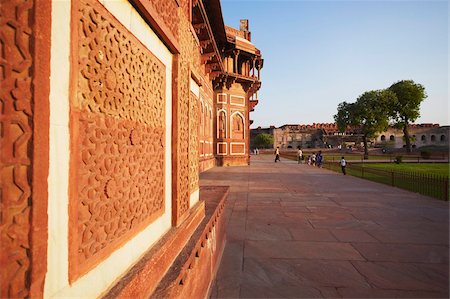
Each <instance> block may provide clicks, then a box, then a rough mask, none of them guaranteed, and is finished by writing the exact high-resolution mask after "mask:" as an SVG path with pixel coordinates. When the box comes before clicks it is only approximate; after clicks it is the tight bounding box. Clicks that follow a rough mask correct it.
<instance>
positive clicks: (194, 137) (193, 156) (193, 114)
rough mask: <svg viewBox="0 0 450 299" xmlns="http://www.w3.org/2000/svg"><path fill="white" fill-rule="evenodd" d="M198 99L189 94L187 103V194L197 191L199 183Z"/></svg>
mask: <svg viewBox="0 0 450 299" xmlns="http://www.w3.org/2000/svg"><path fill="white" fill-rule="evenodd" d="M198 114H199V113H198V99H197V97H196V96H195V95H194V94H192V93H191V94H190V103H189V192H190V193H192V192H194V191H196V190H197V189H198V182H199V168H198V163H199V152H198V145H199V143H198V126H199V115H198Z"/></svg>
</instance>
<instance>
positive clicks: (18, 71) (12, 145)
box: [0, 1, 35, 298]
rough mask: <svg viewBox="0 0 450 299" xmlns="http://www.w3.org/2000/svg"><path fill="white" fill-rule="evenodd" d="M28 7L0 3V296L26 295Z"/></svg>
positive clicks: (29, 92)
mask: <svg viewBox="0 0 450 299" xmlns="http://www.w3.org/2000/svg"><path fill="white" fill-rule="evenodd" d="M34 5H35V4H34V1H6V2H5V1H2V3H1V4H0V55H1V56H0V86H1V88H0V151H1V152H0V205H1V206H0V246H1V247H0V265H1V266H0V268H1V269H0V297H1V298H6V297H14V298H16V297H28V296H29V287H30V272H31V263H30V259H31V250H30V236H29V234H30V227H31V224H30V221H31V219H30V216H31V202H32V198H31V195H32V194H31V191H32V190H31V171H32V165H31V158H32V157H31V155H32V150H31V149H32V147H33V138H32V137H33V135H32V131H33V110H32V106H33V99H32V73H33V72H32V66H33V57H32V53H31V50H32V44H33V39H34V36H33V35H32V32H33V30H32V27H33V15H34V9H35V8H34Z"/></svg>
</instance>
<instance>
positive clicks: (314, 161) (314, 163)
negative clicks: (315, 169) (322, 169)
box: [311, 153, 316, 166]
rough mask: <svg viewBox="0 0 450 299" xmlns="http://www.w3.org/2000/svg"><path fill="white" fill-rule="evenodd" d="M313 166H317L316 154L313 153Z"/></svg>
mask: <svg viewBox="0 0 450 299" xmlns="http://www.w3.org/2000/svg"><path fill="white" fill-rule="evenodd" d="M311 165H312V166H316V153H312V155H311Z"/></svg>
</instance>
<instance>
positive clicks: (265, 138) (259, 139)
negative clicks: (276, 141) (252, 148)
mask: <svg viewBox="0 0 450 299" xmlns="http://www.w3.org/2000/svg"><path fill="white" fill-rule="evenodd" d="M255 145H256V146H257V147H260V148H270V147H273V136H272V135H270V134H264V133H262V134H259V135H258V136H256V137H255Z"/></svg>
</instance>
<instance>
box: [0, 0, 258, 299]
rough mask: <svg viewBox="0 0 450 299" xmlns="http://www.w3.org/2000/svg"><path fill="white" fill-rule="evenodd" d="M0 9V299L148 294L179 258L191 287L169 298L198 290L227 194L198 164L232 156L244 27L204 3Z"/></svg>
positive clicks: (248, 53) (207, 276)
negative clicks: (207, 183)
mask: <svg viewBox="0 0 450 299" xmlns="http://www.w3.org/2000/svg"><path fill="white" fill-rule="evenodd" d="M0 10H1V16H2V17H1V22H0V32H1V36H0V39H1V41H2V51H1V55H2V57H1V58H2V60H1V62H0V65H1V67H2V74H3V75H2V77H1V78H0V80H1V86H2V89H1V99H0V100H1V107H2V114H1V115H0V122H1V128H2V129H1V140H0V145H1V146H0V148H1V160H0V161H1V164H0V167H1V169H0V171H1V181H0V187H1V192H0V196H1V202H2V205H1V215H2V217H1V223H0V225H1V226H0V228H1V242H0V244H1V251H0V257H1V265H2V267H1V270H0V278H1V281H2V284H1V290H0V297H33V298H34V297H36V298H39V297H47V298H49V297H73V296H75V297H99V296H102V295H107V294H116V295H117V294H119V295H120V294H122V295H120V296H128V295H130V294H133V296H139V297H143V296H150V295H151V294H152V292H154V291H155V290H157V289H158V285H159V284H160V283H161V282H162V281H163V277H169V278H170V277H172V276H171V275H173V274H171V273H170V269H171V268H172V269H173V267H172V264H173V263H175V262H177V263H181V264H180V265H181V267H180V268H177V269H181V270H180V271H181V272H179V273H178V276H180V275H181V276H182V278H181V279H182V280H184V281H185V282H186V281H188V279H189V275H191V274H189V273H194V272H195V271H194V272H192V271H189V269H192V267H193V265H194V264H193V263H194V261H195V263H205V265H207V266H202V267H197V268H196V269H201V270H198V271H196V273H197V274H196V276H198V277H197V279H199V281H200V282H202V283H203V286H201V287H200V286H198V285H195V286H194V285H192V284H188V283H186V284H185V285H186V287H185V288H184V289H179V288H176V291H173V292H172V293H170V294H171V296H172V295H173V296H174V297H176V296H183V294H192V295H196V296H197V295H202V296H204V295H206V293H207V292H208V288H209V281H210V280H211V278H212V277H213V276H214V273H215V269H216V266H217V265H218V263H219V262H220V256H221V252H222V250H223V246H224V242H223V240H224V234H225V232H224V227H223V221H222V220H221V217H222V216H221V211H222V209H223V205H224V200H225V197H226V194H227V192H228V191H227V189H223V188H216V189H214V188H213V189H211V190H204V191H202V190H200V188H199V173H200V172H201V171H204V170H206V169H209V168H211V167H214V166H215V165H242V164H246V163H248V154H249V141H248V140H249V125H250V120H249V113H250V111H251V110H252V109H253V108H254V106H255V105H256V103H257V102H258V99H257V94H256V93H257V90H258V89H259V88H260V86H261V82H260V75H259V71H260V69H261V68H262V66H263V60H262V57H261V53H260V51H259V50H258V49H257V48H256V47H255V46H254V45H253V44H252V43H251V38H250V37H251V34H250V32H249V30H248V21H245V20H243V21H242V22H241V26H240V29H239V30H238V29H233V28H231V27H226V26H225V25H224V24H223V18H222V12H221V8H220V2H219V0H212V1H202V0H192V1H191V0H152V1H141V0H131V1H126V0H115V1H112V0H101V1H100V0H79V1H78V0H77V1H75V0H69V1H51V0H31V1H24V0H15V1H7V2H5V3H2V5H1V7H0ZM208 198H212V200H211V202H212V203H213V204H210V203H208V202H207V199H208ZM205 199H206V200H205ZM205 202H206V204H205ZM192 236H195V238H196V240H197V241H198V242H192V240H193V239H192V238H191V237H192ZM189 240H191V241H189ZM188 241H189V242H188ZM190 250H191V251H192V252H193V253H192V254H190V253H189V254H188V253H187V252H188V251H190ZM200 252H203V254H200ZM187 257H189V258H187ZM150 265H152V266H150ZM130 269H134V270H133V271H130ZM146 269H147V270H146ZM148 269H152V270H151V271H150V270H149V271H148ZM155 269H156V270H155ZM178 276H177V275H175V276H174V277H178ZM202 277H204V279H202ZM177 279H178V278H177ZM145 280H146V281H147V284H146V286H147V287H144V288H139V286H138V284H136V281H141V282H142V281H145ZM173 281H176V279H175V280H173ZM173 281H172V282H171V281H170V279H169V281H167V279H166V280H165V282H164V283H166V284H167V285H172V283H173ZM188 285H190V287H188ZM195 287H198V288H197V289H195ZM193 288H194V289H193ZM113 289H114V290H115V291H114V292H115V293H111V292H112V290H113ZM170 289H171V290H174V288H172V287H171V288H170ZM177 294H178V295H177Z"/></svg>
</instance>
